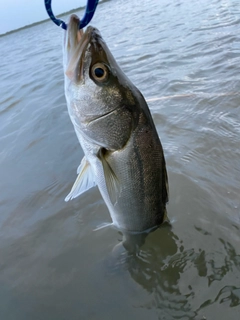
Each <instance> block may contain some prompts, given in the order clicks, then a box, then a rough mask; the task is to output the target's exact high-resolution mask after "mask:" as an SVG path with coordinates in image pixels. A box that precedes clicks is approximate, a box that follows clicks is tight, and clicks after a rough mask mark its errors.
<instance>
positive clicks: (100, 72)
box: [91, 63, 109, 82]
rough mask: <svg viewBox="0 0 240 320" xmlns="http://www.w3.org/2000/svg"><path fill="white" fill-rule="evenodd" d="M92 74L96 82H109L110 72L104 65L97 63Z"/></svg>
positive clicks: (92, 69)
mask: <svg viewBox="0 0 240 320" xmlns="http://www.w3.org/2000/svg"><path fill="white" fill-rule="evenodd" d="M91 74H92V77H93V79H94V80H96V81H98V82H103V81H106V80H107V78H108V74H109V70H108V68H107V67H106V66H105V65H104V64H103V63H96V64H94V65H93V66H92V68H91Z"/></svg>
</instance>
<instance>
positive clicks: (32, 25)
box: [0, 7, 84, 37]
mask: <svg viewBox="0 0 240 320" xmlns="http://www.w3.org/2000/svg"><path fill="white" fill-rule="evenodd" d="M83 8H84V7H78V8H75V9H72V10H70V11H67V12H63V13H61V14H58V15H57V16H58V17H62V16H64V15H66V14H71V13H73V12H75V11H76V10H81V9H83ZM49 20H50V18H47V19H44V20H40V21H37V22H34V23H31V24H27V25H26V26H23V27H21V28H17V29H13V30H11V31H7V32H5V33H1V34H0V37H4V36H7V35H9V34H11V33H14V32H17V31H20V30H23V29H27V28H31V27H34V26H36V25H38V24H41V23H43V22H46V21H49Z"/></svg>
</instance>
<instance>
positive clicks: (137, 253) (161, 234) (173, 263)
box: [113, 223, 196, 319]
mask: <svg viewBox="0 0 240 320" xmlns="http://www.w3.org/2000/svg"><path fill="white" fill-rule="evenodd" d="M122 237H123V239H122V242H121V243H120V244H119V245H118V246H117V247H115V248H114V250H113V253H114V256H115V258H116V260H115V272H120V273H121V270H123V269H124V270H127V271H128V272H129V274H130V276H131V278H132V279H133V280H134V282H135V283H137V284H138V285H140V286H141V287H142V288H143V289H144V292H147V294H148V297H147V299H146V301H145V302H143V303H141V304H139V306H138V307H139V308H144V309H146V308H147V309H154V310H157V312H160V313H161V317H163V318H161V319H168V318H169V316H170V317H172V318H173V319H175V317H176V318H177V319H180V318H181V317H182V318H183V317H184V319H192V318H193V317H194V319H195V316H196V312H194V311H192V307H191V304H190V303H189V296H191V294H192V293H191V286H188V288H187V287H186V288H185V289H187V290H185V291H186V293H185V292H184V293H182V292H181V290H180V287H179V280H180V277H181V274H182V273H183V270H184V268H185V266H186V264H187V262H188V259H189V257H190V256H191V255H192V251H191V250H190V251H185V252H184V255H182V252H183V251H184V248H183V245H182V242H181V241H180V240H179V238H178V236H177V235H176V234H174V233H173V231H172V227H171V225H170V224H169V223H164V224H163V225H161V226H160V227H159V228H158V229H156V230H154V231H152V232H150V233H149V234H147V233H145V234H123V235H122ZM179 254H180V256H179ZM160 313H159V316H160ZM165 317H166V318H165ZM172 318H171V319H172Z"/></svg>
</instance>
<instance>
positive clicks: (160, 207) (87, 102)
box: [63, 15, 168, 232]
mask: <svg viewBox="0 0 240 320" xmlns="http://www.w3.org/2000/svg"><path fill="white" fill-rule="evenodd" d="M78 25H79V19H78V17H77V16H76V15H72V16H71V17H70V21H69V24H68V28H67V31H66V34H65V39H64V48H63V57H64V59H63V61H64V72H65V95H66V100H67V104H68V111H69V115H70V118H71V120H72V123H73V125H74V129H75V132H76V134H77V137H78V139H79V142H80V144H81V146H82V149H83V151H84V153H85V157H84V158H83V160H82V162H81V164H80V166H79V168H78V177H77V180H76V182H75V184H74V185H73V188H72V190H71V192H70V193H69V195H68V196H67V197H66V200H70V199H72V198H75V197H77V196H78V195H80V194H81V193H83V192H85V191H86V190H88V189H89V188H91V187H92V186H94V185H97V186H98V188H99V190H100V193H101V195H102V197H103V199H104V201H105V203H106V205H107V207H108V209H109V212H110V215H111V218H112V221H113V224H114V225H115V226H117V227H118V228H120V229H122V230H127V231H134V232H141V231H145V230H147V229H150V228H153V227H155V226H157V225H159V224H161V223H162V222H163V218H164V214H165V207H166V202H167V200H168V182H167V172H166V166H165V159H164V154H163V149H162V146H161V143H160V140H159V137H158V134H157V131H156V128H155V125H154V123H153V120H152V117H151V114H150V111H149V108H148V106H147V104H146V101H145V99H144V97H143V96H142V94H141V93H140V91H139V90H138V89H137V88H136V87H135V86H134V85H133V84H132V82H131V81H130V80H129V79H128V78H127V76H126V75H125V74H124V73H123V71H122V70H121V69H120V67H119V66H118V65H117V63H116V61H115V59H114V57H113V56H112V54H111V52H110V50H109V49H108V47H107V45H106V43H105V42H104V40H103V39H102V37H101V35H100V32H99V31H98V30H97V29H96V28H93V27H91V26H90V27H88V28H87V29H86V31H85V32H83V31H82V30H78Z"/></svg>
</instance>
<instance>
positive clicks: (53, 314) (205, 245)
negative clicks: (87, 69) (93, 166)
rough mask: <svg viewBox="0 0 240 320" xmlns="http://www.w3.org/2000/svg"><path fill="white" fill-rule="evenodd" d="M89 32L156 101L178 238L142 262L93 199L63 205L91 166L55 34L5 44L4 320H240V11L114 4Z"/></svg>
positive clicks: (0, 98)
mask: <svg viewBox="0 0 240 320" xmlns="http://www.w3.org/2000/svg"><path fill="white" fill-rule="evenodd" d="M76 13H77V14H79V15H80V16H82V15H83V11H81V10H80V11H78V12H76ZM64 19H65V20H66V18H64ZM92 24H93V25H95V26H96V27H98V28H99V29H100V31H101V33H102V35H103V37H104V39H105V40H106V42H107V44H108V45H109V47H110V49H111V50H112V53H113V55H114V56H115V58H116V60H117V61H118V63H119V64H120V66H121V67H122V68H123V70H124V71H125V73H126V74H127V75H128V76H129V78H130V79H131V80H132V81H133V82H134V83H135V84H136V85H137V87H138V88H139V89H140V90H141V92H142V93H143V94H144V96H145V98H146V99H147V100H148V101H149V107H150V109H151V112H152V115H153V119H154V122H155V124H156V127H157V130H158V133H159V136H160V138H161V141H162V144H163V148H164V151H165V157H166V162H167V169H168V174H169V184H170V202H169V205H168V216H169V219H170V222H171V225H170V226H169V225H164V226H162V227H161V228H159V229H158V230H156V231H155V232H153V233H151V234H150V235H149V236H148V237H147V239H146V242H145V244H144V245H143V246H142V248H141V250H140V252H139V254H138V255H135V254H131V253H129V252H127V251H126V250H125V249H124V247H123V246H122V244H121V241H122V235H121V233H120V232H119V231H117V230H116V229H114V228H111V227H108V228H104V229H101V230H98V231H94V230H95V229H96V228H97V227H98V226H99V225H101V224H102V223H105V222H110V221H111V220H110V216H109V213H108V211H107V208H106V206H105V204H104V202H103V200H102V198H101V196H100V194H99V192H98V190H97V188H93V189H91V190H89V191H88V192H87V193H85V194H83V195H82V196H80V197H79V198H77V199H75V200H74V201H71V202H68V203H65V202H64V198H65V196H66V195H67V194H68V192H69V190H70V189H71V186H72V184H73V182H74V181H75V178H76V169H77V167H78V165H79V163H80V160H81V158H82V157H83V152H82V150H81V148H80V146H79V143H78V141H77V138H76V135H75V132H74V130H73V127H72V124H71V122H70V120H69V116H68V113H67V107H66V102H65V97H64V88H63V71H62V49H61V42H62V31H61V30H60V28H57V27H56V26H55V25H54V24H53V23H52V22H51V21H48V22H44V23H42V24H39V25H36V26H33V27H31V28H26V29H23V30H20V31H18V32H15V33H12V34H9V35H6V36H4V37H1V38H0V47H1V51H0V74H1V82H0V92H1V95H0V206H1V207H0V270H1V272H0V297H1V299H0V318H1V319H4V320H12V319H18V320H32V319H35V320H38V319H39V320H43V319H44V320H46V319H49V320H55V319H56V320H63V319H71V320H75V319H104V320H106V319H149V320H150V319H151V320H152V319H161V320H163V319H165V320H171V319H211V320H212V319H219V320H225V319H229V320H236V319H238V318H239V314H240V246H239V243H240V242H239V241H240V234H239V228H240V209H239V208H240V196H239V194H240V161H239V159H240V149H239V146H240V95H239V87H240V80H239V74H240V70H239V66H240V51H239V49H240V37H239V27H240V5H239V1H237V0H235V1H234V0H221V1H219V0H218V1H216V0H215V1H211V2H209V1H205V0H203V1H200V2H199V1H196V0H194V1H191V2H189V1H183V0H179V1H173V0H172V1H167V0H163V1H157V0H155V1H150V0H144V1H142V2H141V5H140V4H139V1H136V0H132V1H126V0H115V1H106V2H103V3H101V4H99V6H98V8H97V12H96V15H95V16H94V19H93V21H92Z"/></svg>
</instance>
